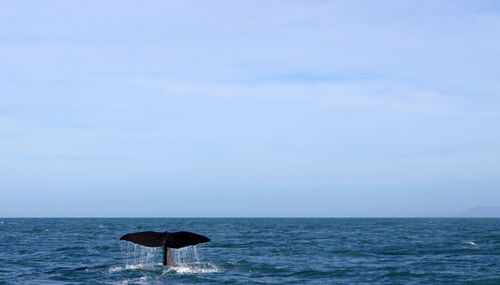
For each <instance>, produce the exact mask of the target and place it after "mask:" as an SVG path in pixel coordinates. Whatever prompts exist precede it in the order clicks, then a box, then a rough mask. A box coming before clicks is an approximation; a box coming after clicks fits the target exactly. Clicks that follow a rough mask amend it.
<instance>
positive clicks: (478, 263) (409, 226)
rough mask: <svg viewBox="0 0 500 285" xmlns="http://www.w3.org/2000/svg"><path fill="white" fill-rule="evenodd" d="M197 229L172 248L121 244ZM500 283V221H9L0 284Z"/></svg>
mask: <svg viewBox="0 0 500 285" xmlns="http://www.w3.org/2000/svg"><path fill="white" fill-rule="evenodd" d="M149 230H152V231H165V230H168V231H191V232H195V233H199V234H202V235H206V236H208V237H210V238H211V239H212V242H210V243H205V244H200V245H198V246H196V247H188V248H185V249H181V250H174V255H175V258H176V261H177V263H178V265H177V266H175V267H165V266H162V264H161V263H162V257H163V252H162V250H161V249H159V248H157V249H155V248H145V247H142V246H138V245H134V244H131V243H129V242H126V241H120V240H119V239H120V237H121V236H122V235H123V234H126V233H131V232H138V231H149ZM51 283H60V284H223V283H224V284H258V283H261V284H500V219H375V218H373V219H371V218H369V219H354V218H352V219H295V218H287V219H260V218H256V219H246V218H241V219H212V218H207V219H193V218H175V219H169V218H165V219H163V218H150V219H129V218H123V219H108V218H105V219H45V218H44V219H25V218H19V219H7V218H0V284H51Z"/></svg>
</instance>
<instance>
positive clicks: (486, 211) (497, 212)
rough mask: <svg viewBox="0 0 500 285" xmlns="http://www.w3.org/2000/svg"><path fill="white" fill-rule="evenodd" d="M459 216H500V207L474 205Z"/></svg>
mask: <svg viewBox="0 0 500 285" xmlns="http://www.w3.org/2000/svg"><path fill="white" fill-rule="evenodd" d="M458 216H459V217H464V218H500V207H474V208H471V209H469V210H467V211H465V212H462V213H460V214H459V215H458Z"/></svg>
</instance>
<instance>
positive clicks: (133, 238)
mask: <svg viewBox="0 0 500 285" xmlns="http://www.w3.org/2000/svg"><path fill="white" fill-rule="evenodd" d="M120 240H126V241H130V242H133V243H136V244H140V245H143V246H147V247H160V246H164V245H165V240H166V237H165V233H159V232H140V233H132V234H126V235H124V236H122V237H121V238H120Z"/></svg>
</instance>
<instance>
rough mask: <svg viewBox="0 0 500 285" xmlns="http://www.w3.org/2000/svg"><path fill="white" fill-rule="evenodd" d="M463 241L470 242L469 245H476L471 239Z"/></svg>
mask: <svg viewBox="0 0 500 285" xmlns="http://www.w3.org/2000/svg"><path fill="white" fill-rule="evenodd" d="M464 243H465V244H470V245H476V243H475V242H473V241H466V242H464Z"/></svg>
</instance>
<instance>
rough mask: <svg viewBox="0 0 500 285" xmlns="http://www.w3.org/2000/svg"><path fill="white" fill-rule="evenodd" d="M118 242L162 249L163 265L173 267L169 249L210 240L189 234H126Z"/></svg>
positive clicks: (173, 263)
mask: <svg viewBox="0 0 500 285" xmlns="http://www.w3.org/2000/svg"><path fill="white" fill-rule="evenodd" d="M120 240H126V241H130V242H133V243H136V244H139V245H142V246H147V247H163V265H168V266H174V265H175V262H174V258H173V255H172V250H171V248H182V247H186V246H190V245H197V244H199V243H204V242H210V241H211V240H210V239H209V238H208V237H206V236H202V235H199V234H195V233H191V232H175V233H169V232H163V233H162V232H150V231H148V232H138V233H131V234H126V235H124V236H122V237H121V238H120Z"/></svg>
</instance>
